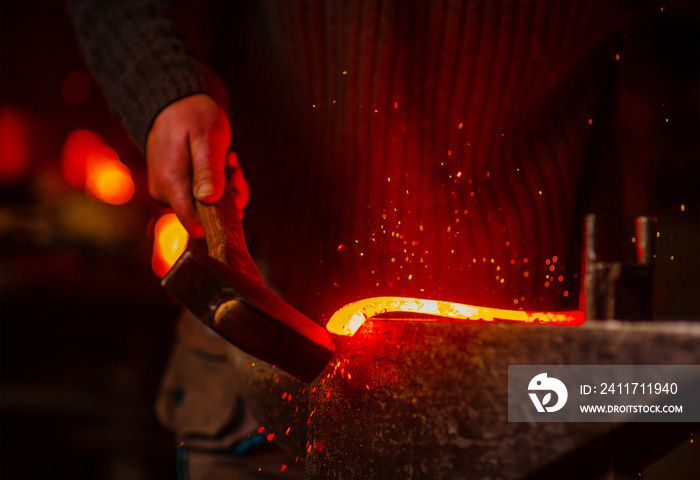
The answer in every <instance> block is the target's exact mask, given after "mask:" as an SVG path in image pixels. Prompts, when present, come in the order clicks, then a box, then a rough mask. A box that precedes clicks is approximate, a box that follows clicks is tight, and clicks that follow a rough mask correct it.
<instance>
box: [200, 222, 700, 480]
mask: <svg viewBox="0 0 700 480" xmlns="http://www.w3.org/2000/svg"><path fill="white" fill-rule="evenodd" d="M595 226H596V225H595V217H587V219H586V233H585V248H584V272H583V273H584V278H583V286H582V296H581V297H582V299H584V298H585V302H584V304H583V305H584V307H585V310H583V311H585V312H586V315H585V317H586V321H585V324H583V325H580V326H571V325H577V324H580V323H582V321H583V313H582V312H565V313H563V312H560V313H555V314H547V313H544V312H543V313H537V312H530V313H528V312H513V311H509V310H505V311H501V310H493V309H481V307H470V306H458V305H454V304H449V305H448V304H444V303H442V302H433V301H430V302H426V301H421V300H417V299H409V300H405V301H398V300H397V299H389V300H387V299H384V300H381V301H380V302H379V303H378V304H372V301H371V300H370V301H369V302H368V304H369V305H374V306H375V307H378V308H376V309H375V310H376V311H382V310H387V307H389V308H394V306H398V307H399V309H401V308H404V309H408V310H409V311H410V310H412V309H413V310H416V309H423V308H425V307H430V308H429V310H430V309H432V313H431V311H427V312H425V311H423V312H421V313H428V314H432V315H436V314H437V315H441V314H445V313H451V314H456V315H462V316H463V318H462V319H461V320H464V321H467V320H474V319H477V318H476V317H479V319H484V320H489V319H492V320H496V319H500V320H506V322H483V321H481V322H470V323H464V322H455V321H444V319H443V320H441V319H439V318H435V317H433V318H425V317H423V318H420V319H415V318H414V319H404V320H410V321H397V319H395V318H392V319H390V320H388V321H387V320H386V319H376V318H375V319H372V314H371V313H372V312H370V310H371V308H370V310H365V312H363V313H361V314H360V315H359V316H355V315H354V313H353V312H350V314H349V315H347V316H346V317H345V319H346V320H345V321H346V322H347V323H345V324H343V323H342V322H341V323H339V324H338V325H339V326H340V330H341V331H342V330H343V326H344V325H347V326H348V329H349V330H348V333H349V332H350V331H353V330H355V331H357V333H356V335H354V336H341V335H336V336H334V337H333V338H332V344H333V346H332V347H333V348H334V349H335V352H334V354H333V358H332V361H331V362H330V363H329V362H328V360H329V359H330V356H329V355H328V351H329V349H326V351H325V352H323V355H324V356H326V355H328V356H327V357H324V359H322V360H319V358H320V357H316V358H315V359H312V360H313V361H311V362H310V363H309V362H306V363H303V362H302V363H303V366H302V368H301V370H300V371H302V372H303V373H306V374H309V372H312V371H315V369H318V371H321V369H322V370H323V371H322V373H321V374H320V375H318V376H316V374H309V375H308V376H307V378H306V380H308V381H309V383H307V384H303V383H301V382H299V381H298V380H295V379H294V378H292V377H291V376H289V375H286V374H284V373H283V372H282V371H281V370H280V368H275V367H273V366H271V365H269V364H267V363H262V362H259V361H256V358H254V357H252V356H251V355H250V354H248V353H245V352H243V351H241V350H240V349H239V348H235V347H233V346H231V345H229V344H226V348H227V352H228V354H227V355H228V357H229V360H230V362H231V364H232V370H233V372H232V375H231V377H230V378H231V382H232V384H233V385H232V387H233V388H234V389H235V391H236V392H237V393H238V394H239V395H240V396H241V397H242V398H243V399H244V400H245V401H246V403H247V404H248V405H249V406H250V408H251V409H252V411H253V413H254V415H255V417H256V418H258V419H259V420H261V421H262V422H263V424H264V425H265V429H266V432H269V433H274V434H275V436H274V438H275V441H277V442H278V443H279V444H281V445H283V446H285V447H286V448H287V449H289V450H290V451H291V452H292V453H293V454H294V455H295V456H297V457H299V458H300V459H302V460H305V463H306V467H307V468H306V476H307V478H309V479H319V480H320V479H327V478H354V479H363V480H364V479H373V478H376V479H386V478H411V479H423V478H424V479H447V478H450V479H451V478H484V479H485V478H489V479H496V478H503V479H518V478H626V476H632V475H636V474H637V473H638V472H639V471H641V469H642V467H643V465H644V463H645V462H649V461H651V460H652V459H653V458H654V457H656V456H658V455H660V454H661V453H663V452H665V451H667V450H670V449H671V448H673V447H674V446H675V445H677V444H678V443H679V442H681V441H683V440H686V439H687V438H688V436H689V435H690V434H691V433H692V432H696V431H697V429H698V428H697V425H691V426H689V425H687V424H654V425H653V426H649V425H648V424H623V425H619V424H610V423H565V424H561V423H532V424H527V423H526V424H523V423H509V422H508V413H507V372H508V365H509V364H523V365H527V364H553V365H554V364H556V365H567V364H568V365H581V364H591V365H596V364H669V365H673V364H698V363H700V324H697V323H693V322H662V323H655V322H621V321H600V319H601V318H605V317H604V316H600V317H598V319H597V320H594V319H592V318H591V317H592V316H594V315H595V316H598V315H603V313H604V312H612V313H613V314H614V315H617V314H618V313H619V312H623V311H624V309H625V306H626V305H627V302H628V300H629V299H631V298H634V297H635V295H636V297H637V298H638V299H642V300H644V301H645V302H646V299H648V298H649V296H650V295H649V294H648V293H649V287H650V285H651V273H652V262H651V259H652V258H653V240H654V236H653V235H651V232H652V227H653V223H651V222H649V221H648V220H645V219H640V220H638V222H637V229H638V233H637V237H638V238H639V239H640V241H639V243H638V246H639V245H641V247H638V249H639V250H638V256H637V259H638V260H637V264H635V265H632V266H623V265H621V264H612V263H603V262H600V261H599V259H598V256H597V252H596V235H597V232H596V228H595ZM210 250H211V245H210ZM200 273H202V272H200ZM630 292H636V294H634V293H633V294H630ZM397 301H398V303H396V302H397ZM217 302H218V303H217ZM241 302H242V300H241V299H240V298H233V299H222V298H218V299H217V300H216V302H214V304H205V305H204V308H203V309H204V311H205V312H206V313H207V315H209V319H210V321H209V324H210V325H212V326H214V327H216V326H217V325H216V324H217V322H220V321H221V318H225V317H226V315H228V311H226V310H225V311H224V312H223V313H222V312H220V311H219V309H220V308H221V307H222V305H223V306H225V308H226V309H230V307H232V310H233V311H236V310H238V313H240V311H241V309H242V311H243V312H244V313H246V317H245V318H248V319H251V320H252V319H254V318H255V315H258V314H259V312H258V311H257V310H256V309H255V307H251V306H250V305H247V304H243V305H241ZM392 302H393V303H392ZM431 302H432V303H431ZM382 303H383V304H382ZM645 304H646V303H645ZM200 306H201V305H200ZM243 307H245V308H243ZM627 307H629V305H627ZM347 308H348V309H350V308H351V307H347ZM365 308H367V305H365ZM635 308H636V311H637V316H639V313H640V312H644V311H646V310H645V307H641V308H640V307H639V306H638V305H637V307H635ZM635 308H633V309H631V310H635ZM627 309H628V310H630V309H629V308H627ZM342 310H343V309H341V311H342ZM250 312H253V314H254V315H253V316H251V315H250ZM346 312H347V310H346ZM592 312H595V313H592ZM355 313H357V311H355ZM217 317H218V318H219V319H218V320H217ZM353 318H354V319H355V320H353ZM367 319H370V320H371V321H370V322H368V323H369V324H370V327H371V328H359V327H360V323H361V322H362V321H365V320H367ZM416 320H429V321H416ZM508 320H511V321H510V322H508ZM535 320H536V323H564V324H565V326H562V325H538V326H532V325H525V324H522V323H535ZM567 324H568V326H567ZM266 325H267V324H266ZM292 327H293V325H292ZM358 328H359V330H358ZM314 335H315V334H313V335H307V336H306V339H305V341H308V340H309V339H311V340H312V342H311V344H312V345H313V344H314V343H316V344H321V345H322V344H324V343H325V342H320V341H319V342H314V341H313V339H314ZM255 338H264V337H255ZM287 338H289V337H287ZM276 343H277V345H276V346H275V348H277V346H279V345H282V346H284V345H287V344H288V342H287V343H286V342H276ZM248 345H250V343H249V344H248ZM652 346H653V347H655V348H653V349H652V348H650V347H652ZM256 348H257V347H256ZM314 348H316V347H314ZM273 350H274V349H273ZM249 351H250V350H249ZM275 351H278V350H275ZM296 352H297V354H299V352H301V350H296ZM305 352H306V353H302V354H301V355H300V356H299V357H298V358H297V360H299V359H303V356H304V355H305V354H309V350H308V349H307V350H305ZM330 352H331V353H332V352H333V351H332V349H331V350H330ZM251 353H255V352H251ZM258 357H260V355H258ZM285 358H287V359H289V360H290V362H291V363H288V364H287V365H285V366H284V367H285V368H284V370H285V371H290V368H291V370H296V369H297V368H298V364H295V363H294V357H290V356H289V355H287V356H286V357H285ZM307 360H308V359H307ZM319 365H320V366H321V367H325V368H321V369H319ZM292 373H294V372H292ZM314 377H316V378H315V379H314ZM292 398H293V400H292ZM280 399H282V400H280ZM591 459H595V461H591ZM615 475H617V477H616V476H615ZM620 475H623V476H620Z"/></svg>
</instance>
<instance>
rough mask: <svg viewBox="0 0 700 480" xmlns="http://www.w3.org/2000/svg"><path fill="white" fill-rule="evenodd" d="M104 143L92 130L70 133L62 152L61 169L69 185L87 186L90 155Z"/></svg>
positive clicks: (76, 186)
mask: <svg viewBox="0 0 700 480" xmlns="http://www.w3.org/2000/svg"><path fill="white" fill-rule="evenodd" d="M102 144H103V142H102V139H101V138H100V137H99V136H97V135H96V134H95V133H93V132H91V131H90V130H84V129H80V130H75V131H73V132H71V134H70V135H68V138H66V141H65V143H64V144H63V152H62V154H61V171H62V173H63V178H65V180H66V182H68V185H70V186H71V187H75V188H81V189H82V188H84V187H85V179H86V177H87V163H88V157H90V154H91V152H92V151H93V150H94V149H95V148H97V147H99V146H100V145H102Z"/></svg>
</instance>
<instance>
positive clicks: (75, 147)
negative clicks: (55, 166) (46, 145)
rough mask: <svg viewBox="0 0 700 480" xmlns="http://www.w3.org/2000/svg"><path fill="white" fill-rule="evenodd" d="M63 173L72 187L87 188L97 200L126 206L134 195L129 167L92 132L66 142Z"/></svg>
mask: <svg viewBox="0 0 700 480" xmlns="http://www.w3.org/2000/svg"><path fill="white" fill-rule="evenodd" d="M61 171H62V173H63V177H64V178H65V180H66V182H68V184H69V185H71V186H72V187H75V188H84V189H85V191H86V192H87V193H88V194H89V195H90V196H91V197H93V198H95V199H96V200H100V201H102V202H106V203H111V204H113V205H122V204H124V203H126V202H128V201H129V200H131V197H133V196H134V190H135V187H134V181H133V180H132V178H131V172H130V171H129V168H128V167H127V166H126V165H124V164H123V163H121V162H120V161H119V156H118V155H117V152H115V151H114V149H112V148H110V147H108V146H107V145H105V144H104V143H103V141H102V139H101V138H100V137H99V136H98V135H96V134H95V133H93V132H91V131H89V130H84V129H81V130H75V131H74V132H72V133H71V134H70V135H68V138H67V139H66V141H65V143H64V145H63V153H62V155H61Z"/></svg>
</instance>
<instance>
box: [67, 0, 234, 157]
mask: <svg viewBox="0 0 700 480" xmlns="http://www.w3.org/2000/svg"><path fill="white" fill-rule="evenodd" d="M67 4H68V10H69V13H70V15H71V17H72V18H73V21H74V23H75V27H76V33H77V36H78V41H79V43H80V46H81V49H82V51H83V55H84V57H85V59H86V61H87V63H88V65H89V67H90V69H91V71H92V73H93V76H94V77H95V79H96V80H97V82H98V83H99V84H100V86H101V88H102V90H103V92H104V94H105V96H106V97H107V100H108V102H109V104H110V106H111V108H112V110H113V112H114V114H115V116H116V117H117V119H118V120H119V121H121V122H122V123H123V124H124V126H125V127H126V129H127V131H128V132H129V134H130V135H131V137H132V138H133V140H134V141H135V142H136V144H137V145H138V146H139V147H140V148H142V149H143V150H144V151H145V149H146V139H147V137H148V132H149V130H150V128H151V125H152V124H153V122H154V120H155V118H156V116H157V115H158V113H159V112H160V111H161V110H162V109H163V108H165V107H166V106H167V105H169V104H171V103H172V102H175V101H177V100H180V99H182V98H185V97H187V96H189V95H193V94H196V93H205V94H207V95H209V96H211V97H212V98H214V100H216V101H217V102H218V103H219V104H220V105H221V106H222V107H223V108H224V109H225V110H227V111H228V95H227V93H226V89H225V88H224V86H223V84H222V82H221V81H220V80H219V78H218V77H217V75H216V74H215V73H214V72H213V71H212V70H210V69H209V68H208V67H207V66H205V65H204V64H202V63H201V62H199V61H198V60H197V59H195V58H194V56H193V55H192V54H191V53H190V52H189V51H188V49H187V47H186V45H185V44H184V42H183V41H182V39H181V37H180V36H179V35H178V33H177V31H176V28H175V25H174V24H173V22H172V21H171V20H170V19H169V18H168V17H167V16H166V14H165V9H166V7H167V5H166V4H165V3H164V2H158V1H155V0H146V1H139V2H114V1H94V0H68V3H67Z"/></svg>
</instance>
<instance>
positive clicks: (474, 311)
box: [326, 297, 584, 336]
mask: <svg viewBox="0 0 700 480" xmlns="http://www.w3.org/2000/svg"><path fill="white" fill-rule="evenodd" d="M390 312H401V313H413V314H416V313H418V314H427V315H433V316H434V317H436V318H420V319H412V320H413V321H423V322H431V321H432V322H438V321H444V319H445V318H447V319H450V321H458V322H516V323H526V324H535V323H539V324H547V323H551V324H553V325H581V324H583V322H584V316H583V312H580V311H569V312H524V311H516V310H505V309H500V308H489V307H477V306H472V305H462V304H459V303H452V302H443V301H440V300H421V299H418V298H403V297H374V298H367V299H364V300H360V301H357V302H353V303H351V304H349V305H346V306H344V307H343V308H341V309H340V310H338V311H337V312H335V313H334V314H333V316H332V317H331V319H330V321H329V322H328V325H326V329H327V330H328V331H329V332H331V333H335V334H336V335H348V336H352V335H354V334H355V332H356V331H357V330H358V329H359V328H360V327H361V326H362V324H363V323H365V321H366V320H367V319H370V318H372V317H375V316H377V315H381V314H383V313H390ZM387 320H391V319H387Z"/></svg>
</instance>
